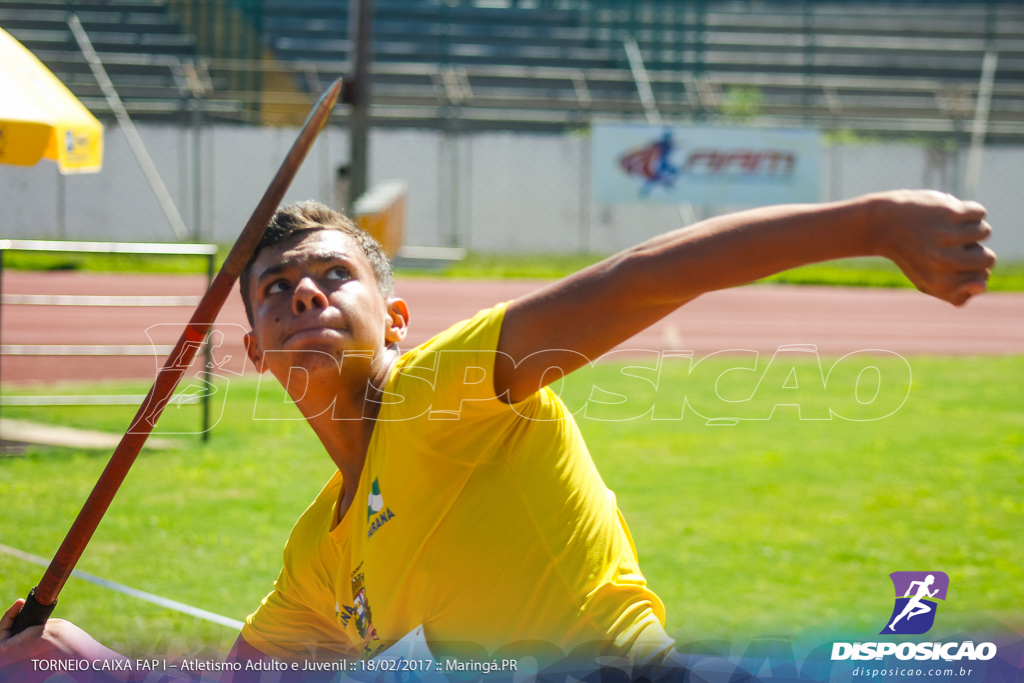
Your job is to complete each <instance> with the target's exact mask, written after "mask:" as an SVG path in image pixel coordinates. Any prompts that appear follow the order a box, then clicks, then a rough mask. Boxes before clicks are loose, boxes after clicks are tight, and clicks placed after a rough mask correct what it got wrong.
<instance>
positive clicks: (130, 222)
mask: <svg viewBox="0 0 1024 683" xmlns="http://www.w3.org/2000/svg"><path fill="white" fill-rule="evenodd" d="M139 128H140V133H141V134H142V137H143V140H144V141H145V143H146V145H147V147H148V148H149V151H150V154H151V155H152V157H153V159H154V161H155V163H156V165H157V168H158V169H159V171H160V173H161V175H162V177H163V180H164V182H165V184H166V185H167V187H168V190H169V191H170V193H171V196H172V197H173V198H174V199H175V201H176V203H177V206H178V210H179V213H180V214H181V215H182V217H183V218H184V219H185V222H186V223H187V224H188V226H189V229H190V231H191V237H192V239H193V240H195V241H202V242H217V243H231V242H233V240H234V239H235V236H236V235H237V233H238V231H239V230H240V229H241V226H242V225H244V223H245V221H246V220H247V219H248V217H249V214H250V213H251V211H252V209H253V207H254V206H255V205H256V203H257V202H258V200H259V198H260V197H261V196H262V193H263V191H264V189H265V188H266V185H267V183H268V182H269V181H270V178H271V177H272V176H273V173H274V171H275V170H276V169H277V166H278V164H279V163H280V161H281V159H282V158H283V157H284V155H285V152H286V151H287V149H288V147H289V146H290V145H291V143H292V141H293V139H294V135H295V130H293V129H291V128H273V127H259V126H233V125H223V124H217V125H205V126H200V127H190V126H188V125H180V126H179V125H165V124H143V125H140V127H139ZM590 147H591V139H590V137H589V136H588V135H587V134H586V133H585V132H577V133H566V134H541V133H512V132H461V133H458V132H456V133H452V132H446V131H438V130H423V129H419V130H401V129H378V130H375V131H374V132H373V133H372V135H371V162H370V169H369V174H370V178H371V181H372V182H380V181H383V180H388V179H402V180H405V181H406V182H408V184H409V197H408V214H407V226H406V240H405V241H406V244H409V245H416V246H458V247H464V248H468V249H471V250H477V251H484V252H520V253H521V252H546V253H572V252H598V253H607V252H612V251H615V250H618V249H622V248H625V247H627V246H630V245H632V244H635V243H637V242H639V241H641V240H643V239H645V238H647V237H650V236H653V235H655V234H658V233H661V232H664V231H666V230H669V229H672V228H674V227H678V226H679V225H680V224H683V223H685V222H689V221H692V220H693V219H695V218H700V217H704V216H707V215H711V214H716V213H722V212H725V211H728V210H734V209H737V208H742V207H717V206H696V207H695V211H693V212H692V213H691V214H690V215H688V214H687V212H685V211H680V209H679V208H677V207H675V206H671V205H644V204H607V203H603V202H601V201H599V198H597V197H595V196H592V192H591V159H590V153H591V149H590ZM966 157H967V150H966V148H965V147H962V146H957V145H955V144H952V143H950V144H943V143H942V141H938V142H937V141H935V140H930V141H927V142H922V143H914V142H884V143H883V142H870V143H858V142H830V141H829V140H828V139H827V138H826V141H825V143H824V147H823V159H822V173H821V181H820V187H821V196H820V199H821V200H823V201H831V200H839V199H845V198H849V197H853V196H856V195H859V194H863V193H866V192H874V191H879V190H886V189H895V188H903V187H908V188H921V187H927V188H933V189H937V190H941V191H945V192H951V193H954V194H961V193H962V191H963V188H964V168H965V164H966ZM347 162H348V135H347V131H346V129H345V128H342V127H331V128H329V129H327V130H325V131H324V133H323V135H322V136H321V138H320V140H319V141H318V142H317V143H316V145H315V146H314V148H313V149H312V151H311V152H310V155H309V157H308V158H307V160H306V163H305V165H304V166H303V168H302V170H301V171H300V172H299V174H298V176H297V177H296V179H295V181H294V183H293V185H292V188H291V190H290V191H289V193H288V195H287V197H286V200H287V201H295V200H301V199H308V198H314V199H317V200H320V201H322V202H324V203H326V204H329V205H331V206H333V207H335V208H338V209H341V210H345V209H346V208H347V206H348V205H349V201H348V199H347V197H346V189H345V183H344V180H343V179H340V180H339V170H341V171H342V172H343V171H344V167H345V166H346V164H347ZM1021 167H1024V146H1020V147H1016V146H999V147H989V148H987V149H985V152H984V156H983V163H982V171H981V180H980V185H979V190H978V196H977V199H978V200H979V201H981V202H982V203H984V204H985V205H986V206H987V207H988V209H989V212H990V218H991V222H992V223H993V225H995V226H996V228H997V231H996V234H995V235H994V236H993V238H992V245H993V248H995V249H996V250H997V251H998V252H1000V254H1001V256H1002V257H1003V258H1004V259H1006V260H1021V259H1024V231H1022V229H1021V228H1020V227H1019V221H1018V220H1017V217H1018V216H1019V215H1021V214H1022V213H1024V196H1022V194H1021V193H1020V192H1019V191H1018V190H1017V188H1016V184H1017V177H1018V176H1019V173H1018V172H1017V171H1018V170H1019V169H1020V168H1021ZM0 203H2V205H3V206H4V211H3V214H2V216H0V236H2V237H5V238H34V239H54V238H56V239H75V240H103V241H150V242H159V241H174V239H175V237H174V233H173V231H172V230H171V227H170V223H169V221H168V220H167V218H166V217H165V216H164V214H163V213H162V211H161V209H160V206H159V203H158V202H157V200H156V198H155V196H154V194H153V192H152V190H151V189H150V187H149V186H148V184H147V183H146V181H145V179H144V177H143V175H142V173H141V171H140V169H139V166H138V163H137V162H136V160H135V158H134V157H133V156H132V154H131V152H130V150H129V149H128V145H127V142H126V141H125V138H124V136H123V135H122V133H121V132H120V131H119V130H118V129H117V128H116V127H114V126H111V127H108V129H107V131H106V157H105V161H104V168H103V171H102V172H101V173H98V174H95V175H81V176H61V175H59V174H58V173H57V171H56V168H55V166H54V165H52V164H47V163H43V164H40V165H38V166H36V167H33V168H17V167H4V168H0Z"/></svg>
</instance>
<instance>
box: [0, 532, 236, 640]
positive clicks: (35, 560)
mask: <svg viewBox="0 0 1024 683" xmlns="http://www.w3.org/2000/svg"><path fill="white" fill-rule="evenodd" d="M0 552H2V553H6V554H8V555H11V556H13V557H17V558H18V559H20V560H25V561H26V562H31V563H32V564H38V565H39V566H41V567H49V566H50V561H49V560H47V559H45V558H43V557H39V556H38V555H31V554H29V553H26V552H22V551H21V550H18V549H17V548H12V547H10V546H6V545H4V544H2V543H0ZM71 576H74V577H76V578H79V579H82V580H84V581H88V582H90V583H95V584H96V585H97V586H103V587H104V588H109V589H110V590H112V591H117V592H118V593H123V594H125V595H130V596H132V597H133V598H138V599H139V600H145V601H146V602H151V603H153V604H154V605H160V606H161V607H166V608H167V609H170V610H174V611H175V612H182V613H184V614H189V615H191V616H193V617H198V618H200V619H205V620H206V621H212V622H213V623H215V624H220V625H222V626H227V627H229V628H233V629H238V630H241V629H242V626H244V625H245V624H244V623H243V622H241V621H238V620H237V619H229V618H228V617H222V616H221V615H219V614H214V613H213V612H207V611H206V610H204V609H199V608H198V607H192V606H191V605H186V604H185V603H183V602H178V601H177V600H169V599H167V598H162V597H160V596H159V595H153V594H152V593H147V592H146V591H140V590H137V589H135V588H130V587H128V586H124V585H122V584H120V583H114V582H113V581H107V580H106V579H101V578H100V577H98V576H93V575H92V574H86V573H85V572H81V571H78V570H77V569H74V570H72V571H71Z"/></svg>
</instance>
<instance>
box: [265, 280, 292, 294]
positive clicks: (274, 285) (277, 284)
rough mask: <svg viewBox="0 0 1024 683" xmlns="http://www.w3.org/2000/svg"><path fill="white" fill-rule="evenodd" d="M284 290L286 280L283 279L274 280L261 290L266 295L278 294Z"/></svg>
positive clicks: (285, 289)
mask: <svg viewBox="0 0 1024 683" xmlns="http://www.w3.org/2000/svg"><path fill="white" fill-rule="evenodd" d="M286 291H288V283H287V282H285V281H284V280H274V281H273V282H271V283H270V284H269V285H267V287H266V289H264V290H263V293H264V294H265V295H267V296H270V295H271V294H280V293H281V292H286Z"/></svg>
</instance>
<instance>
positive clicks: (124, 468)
mask: <svg viewBox="0 0 1024 683" xmlns="http://www.w3.org/2000/svg"><path fill="white" fill-rule="evenodd" d="M340 91H341V80H340V79H339V80H337V81H335V83H334V84H333V85H332V86H331V87H330V88H329V89H328V90H327V92H325V93H324V94H323V95H322V96H321V97H320V100H319V101H318V102H317V103H316V105H315V106H314V107H313V110H312V111H311V112H310V114H309V118H307V119H306V123H305V125H304V126H303V128H302V131H301V132H300V133H299V137H298V139H296V141H295V144H293V145H292V148H291V150H290V151H289V152H288V156H286V157H285V160H284V162H283V163H282V164H281V168H280V169H278V171H277V175H275V176H274V179H273V181H271V183H270V187H268V188H267V191H266V192H265V193H264V195H263V199H261V200H260V203H259V204H258V205H257V206H256V210H255V211H253V213H252V216H251V217H250V218H249V221H248V222H247V223H246V224H245V228H243V229H242V233H241V235H239V237H238V240H237V241H236V242H235V244H234V246H233V247H232V248H231V251H230V252H229V253H228V257H227V259H226V260H225V261H224V265H223V266H221V269H220V271H219V272H218V273H217V277H215V278H214V280H213V282H212V283H211V284H210V288H209V289H208V290H207V291H206V294H205V295H203V298H202V300H201V301H200V302H199V305H198V306H197V307H196V310H195V313H193V314H192V319H191V320H190V321H189V323H188V325H187V326H186V327H185V331H184V332H182V334H181V337H180V338H179V339H178V343H177V344H175V346H174V350H173V351H171V355H170V356H168V358H167V361H166V362H165V363H164V367H163V368H162V369H161V370H160V372H159V373H158V374H157V378H156V381H155V382H154V383H153V388H151V389H150V390H149V394H148V395H147V396H146V400H145V401H143V403H142V406H141V407H140V408H139V412H138V413H137V414H136V415H135V419H134V420H132V424H131V426H130V427H129V428H128V431H127V432H126V433H125V435H124V436H123V437H122V438H121V442H120V443H119V444H118V446H117V448H116V449H115V450H114V454H113V455H112V456H111V458H110V462H109V463H107V466H106V468H105V469H104V470H103V474H101V475H100V478H99V481H97V482H96V486H95V487H94V488H93V490H92V493H90V494H89V498H88V500H86V502H85V505H84V506H83V507H82V510H81V512H79V513H78V517H77V518H76V519H75V522H74V524H72V525H71V530H70V531H68V534H67V536H66V537H65V538H64V542H63V543H61V546H60V548H59V549H58V550H57V554H56V555H54V558H53V560H52V561H51V562H50V566H49V567H48V568H47V569H46V573H45V574H43V578H42V580H41V581H40V582H39V585H38V586H36V587H35V588H34V589H33V590H32V592H31V593H29V597H28V600H27V601H26V604H25V606H24V607H23V608H22V610H21V612H20V613H19V614H18V617H17V618H16V620H15V623H14V628H13V629H12V630H13V633H19V632H21V631H23V630H25V629H26V628H28V627H29V626H35V625H38V624H43V623H45V622H46V620H47V618H49V616H50V613H51V612H52V611H53V608H54V607H55V606H56V604H57V596H58V595H59V594H60V591H61V588H63V587H64V583H65V582H66V581H67V580H68V577H69V576H70V575H71V571H72V570H73V569H74V568H75V564H77V563H78V559H79V558H80V557H81V556H82V552H83V551H84V550H85V547H86V545H88V544H89V540H90V539H91V538H92V535H93V533H94V532H95V531H96V527H97V526H99V523H100V520H101V519H103V515H104V513H106V511H107V508H108V507H110V503H111V501H112V500H113V499H114V495H115V494H116V493H117V490H118V488H120V486H121V483H122V482H123V481H124V478H125V477H126V476H127V475H128V470H129V469H130V468H131V466H132V464H133V463H134V462H135V458H136V457H137V456H138V454H139V451H140V450H142V446H143V444H145V443H146V439H147V438H148V437H149V434H150V432H152V431H153V427H154V426H155V425H156V421H157V419H158V418H159V417H160V414H161V413H162V412H163V410H164V408H165V407H166V405H167V403H168V402H169V401H170V398H171V394H172V393H173V392H174V388H175V387H176V386H178V382H179V381H180V380H181V377H182V375H183V374H184V373H185V370H187V369H188V368H189V366H190V365H191V364H192V361H193V360H194V359H195V356H196V352H197V351H198V350H199V348H200V347H201V346H202V345H203V341H204V340H205V339H206V334H207V333H208V332H209V331H210V328H211V327H212V326H213V321H214V320H215V319H216V317H217V314H218V313H219V312H220V309H221V307H223V305H224V301H225V300H226V299H227V297H228V294H230V293H231V288H232V286H233V285H234V284H235V280H237V279H238V276H239V275H240V274H241V272H242V269H243V268H245V265H246V263H248V262H249V259H250V258H251V257H252V254H253V253H254V252H255V251H256V247H257V245H258V244H259V242H260V239H261V238H262V237H263V233H264V232H265V231H266V229H267V224H268V223H270V219H271V217H272V216H273V215H274V212H275V211H276V210H277V207H278V206H279V205H280V203H281V200H282V198H283V197H284V193H285V192H286V191H287V190H288V186H289V185H290V184H291V182H292V179H293V178H294V177H295V173H296V172H297V171H298V170H299V167H300V166H301V165H302V161H303V159H305V158H306V154H307V153H308V152H309V149H310V147H312V146H313V142H314V141H315V140H316V137H317V135H318V134H319V133H320V130H321V129H322V128H323V126H324V124H325V123H326V122H327V117H328V115H329V114H330V113H331V108H332V107H333V106H334V103H335V101H336V100H337V99H338V93H339V92H340Z"/></svg>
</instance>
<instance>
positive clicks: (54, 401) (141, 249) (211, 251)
mask: <svg viewBox="0 0 1024 683" xmlns="http://www.w3.org/2000/svg"><path fill="white" fill-rule="evenodd" d="M7 251H36V252H51V253H92V254H151V255H158V256H178V255H187V256H203V257H205V258H206V261H207V272H206V274H207V283H206V284H207V287H209V285H210V283H211V282H212V281H213V275H214V270H215V265H216V263H215V259H216V255H217V246H216V245H214V244H155V243H134V242H64V241H56V240H0V320H2V311H3V307H4V306H129V307H154V306H194V305H195V304H196V303H198V301H199V297H186V296H159V295H157V296H145V295H127V296H102V295H100V296H97V295H74V294H56V295H51V294H3V293H2V292H3V261H4V254H5V252H7ZM0 330H2V326H0ZM208 341H209V339H207V342H208ZM172 349H173V345H166V346H161V345H132V344H0V356H149V355H153V354H158V355H159V354H164V355H166V354H168V353H170V352H171V350H172ZM203 353H204V360H203V373H204V374H203V377H204V381H205V382H206V383H207V385H209V382H210V372H209V368H210V364H211V353H210V345H209V343H206V344H204V347H203ZM145 398H146V397H145V395H141V394H140V395H124V394H119V395H82V396H68V395H62V396H38V395H37V396H3V395H0V406H58V405H60V406H66V405H92V406H95V405H135V406H138V405H141V404H142V401H143V400H144V399H145ZM172 402H176V403H178V404H181V403H196V402H198V399H196V398H195V397H176V398H173V399H172ZM209 433H210V392H205V393H204V395H203V397H202V434H203V437H202V438H203V440H204V441H206V440H207V439H209Z"/></svg>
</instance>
